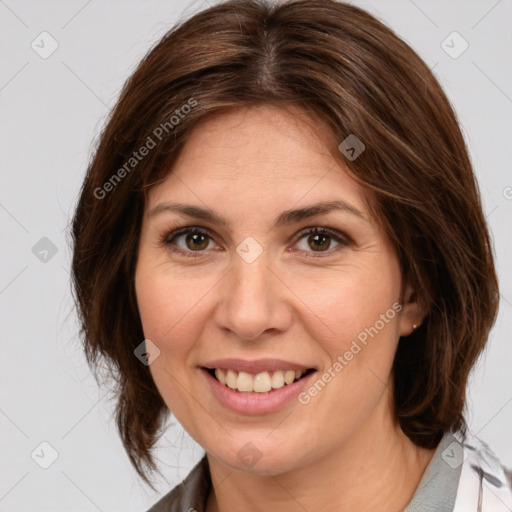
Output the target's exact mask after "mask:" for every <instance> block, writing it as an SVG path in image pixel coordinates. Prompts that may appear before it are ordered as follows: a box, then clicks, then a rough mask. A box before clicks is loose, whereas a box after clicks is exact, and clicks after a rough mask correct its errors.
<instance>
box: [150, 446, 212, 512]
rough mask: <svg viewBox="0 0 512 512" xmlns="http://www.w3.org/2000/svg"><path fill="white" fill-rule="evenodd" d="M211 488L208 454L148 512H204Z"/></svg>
mask: <svg viewBox="0 0 512 512" xmlns="http://www.w3.org/2000/svg"><path fill="white" fill-rule="evenodd" d="M210 488H211V479H210V470H209V466H208V459H207V458H206V455H205V456H204V457H203V458H202V459H201V460H200V461H199V462H198V463H197V464H196V465H195V466H194V468H193V469H192V470H191V471H190V473H189V474H188V476H187V477H186V478H185V480H183V482H181V483H180V484H178V485H177V486H176V487H174V489H172V490H171V491H170V492H169V493H168V494H166V495H165V496H164V497H163V498H161V499H160V500H159V501H158V502H157V503H155V504H154V505H153V506H152V507H151V508H150V509H149V510H147V512H204V509H205V505H206V500H207V498H208V494H209V492H210Z"/></svg>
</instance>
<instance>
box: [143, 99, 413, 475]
mask: <svg viewBox="0 0 512 512" xmlns="http://www.w3.org/2000/svg"><path fill="white" fill-rule="evenodd" d="M329 144H331V145H332V144H335V146H337V141H335V140H333V136H332V135H331V134H330V132H329V131H328V129H327V127H325V126H323V125H321V124H315V123H314V121H313V120H312V119H311V118H308V117H306V114H305V113H301V112H300V111H299V110H295V111H294V112H287V113H285V112H283V111H282V110H277V109H275V108H272V107H269V106H262V107H251V108H247V109H245V108H244V109H237V110H233V111H230V112H229V113H223V114H221V115H218V116H217V117H215V118H211V119H209V120H207V121H205V122H203V124H201V125H199V126H198V127H197V128H196V129H195V131H194V132H193V133H192V135H191V137H190V138H189V140H188V141H187V144H186V146H185V148H184V150H183V152H182V154H181V155H180V158H179V159H178V161H177V163H176V165H175V167H174V168H173V170H172V172H171V173H170V174H169V175H168V177H167V178H166V179H165V181H163V182H162V183H160V184H159V185H157V186H155V187H154V188H153V189H151V191H150V193H149V197H148V203H147V205H146V212H145V215H144V219H143V224H142V232H141V238H140V246H139V257H138V263H137V269H136V293H137V300H138V305H139V311H140V315H141V319H142V324H143V329H144V334H145V337H146V339H149V340H151V342H152V343H154V344H155V345H156V346H157V347H158V349H159V351H160V354H159V356H158V357H157V358H156V359H155V360H154V361H153V362H152V363H151V365H150V371H151V374H152V377H153V379H154V381H155V384H156V386H157V388H158V390H159V392H160V393H161V395H162V397H163V399H164V401H165V403H166V404H167V406H168V407H169V409H170V410H171V412H172V413H173V415H174V416H175V417H176V418H177V419H178V420H179V421H180V423H181V424H182V425H183V427H184V428H185V430H187V432H188V433H189V434H190V435H191V436H192V437H193V438H194V439H195V440H196V441H197V442H198V443H199V444H200V445H201V446H202V447H203V448H204V449H205V451H206V452H207V453H208V454H209V455H211V456H213V457H215V458H216V460H219V461H221V462H223V463H224V464H226V465H227V466H230V467H232V468H237V469H240V470H243V471H252V472H256V473H258V472H259V473H262V474H263V473H265V472H269V473H279V472H282V471H286V470H290V469H292V468H294V467H299V466H303V465H304V464H311V463H313V462H314V461H315V459H317V458H319V457H322V456H325V455H326V454H328V453H333V452H336V450H339V449H342V448H343V446H345V445H347V444H348V443H349V442H351V440H352V439H354V436H356V433H357V432H361V431H364V432H366V433H371V431H372V429H379V428H382V422H386V421H389V422H390V423H391V418H392V412H391V400H390V397H391V386H390V382H391V367H392V363H393V358H394V354H395V351H396V347H397V342H398V339H399V337H400V336H404V335H407V334H410V332H411V331H412V324H413V323H419V322H418V321H417V320H418V318H417V316H416V315H417V311H416V309H415V305H414V303H409V302H407V300H402V301H401V298H402V296H401V291H402V285H403V283H402V280H401V274H400V268H399V264H398V261H397V257H396V254H395V252H394V250H393V247H392V246H391V244H390V242H389V241H388V239H387V237H386V236H385V235H384V233H383V232H382V231H381V230H380V229H379V227H378V226H377V224H376V223H375V222H374V220H372V219H371V218H370V216H369V212H368V210H367V207H366V205H365V200H364V198H365V196H364V190H363V189H362V188H361V187H360V186H359V185H358V184H357V183H356V182H355V181H354V180H353V179H352V178H350V177H349V175H348V174H347V173H346V172H345V171H344V170H343V168H342V167H340V165H339V163H337V162H336V161H335V160H334V159H333V157H332V156H331V154H330V153H329V151H328V145H329ZM335 146H334V147H335ZM319 204H323V205H324V206H325V205H326V204H327V206H329V205H330V208H329V207H325V208H320V207H319V208H316V209H314V208H312V207H313V206H314V205H319ZM176 205H181V206H180V207H177V206H176ZM404 293H405V296H407V294H408V292H407V291H406V289H404ZM400 301H401V302H400ZM216 368H217V372H216V373H217V378H216V377H215V376H214V374H215V369H216ZM219 370H221V371H219ZM300 370H302V373H301V371H300ZM226 380H227V383H226ZM222 381H224V383H222ZM283 381H284V382H283ZM292 381H293V382H292ZM232 388H234V389H232ZM269 390H270V391H269Z"/></svg>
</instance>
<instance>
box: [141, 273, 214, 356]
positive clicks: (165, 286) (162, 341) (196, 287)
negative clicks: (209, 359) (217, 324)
mask: <svg viewBox="0 0 512 512" xmlns="http://www.w3.org/2000/svg"><path fill="white" fill-rule="evenodd" d="M169 274H170V273H169ZM209 288H211V285H210V286H208V284H207V283H205V282H204V281H203V280H202V281H201V282H200V283H199V282H198V283H194V282H193V281H192V282H191V280H190V278H187V279H185V278H184V277H183V276H181V277H180V276H179V274H176V273H173V274H172V276H171V275H168V274H167V273H166V272H165V271H163V270H162V269H161V268H160V269H158V268H155V269H152V270H151V269H149V270H147V269H141V271H140V272H138V273H137V275H136V293H137V302H138V306H139V312H140V316H141V320H142V326H143V329H144V335H145V336H146V338H149V339H151V340H152V341H154V342H155V343H156V344H157V345H158V346H159V348H160V350H161V351H162V352H173V353H180V352H182V351H185V350H186V349H187V348H188V347H189V345H191V344H192V343H193V340H194V339H197V337H198V336H199V331H200V328H201V323H202V321H203V320H201V319H202V317H204V316H205V312H204V311H203V310H204V308H202V307H201V306H202V303H201V299H202V298H203V297H204V295H205V293H206V291H207V290H208V289H209Z"/></svg>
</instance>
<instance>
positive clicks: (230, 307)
mask: <svg viewBox="0 0 512 512" xmlns="http://www.w3.org/2000/svg"><path fill="white" fill-rule="evenodd" d="M270 258H271V257H270V255H269V254H268V253H265V252H262V253H261V255H260V256H259V257H257V258H256V259H255V260H254V261H250V260H246V259H244V258H243V256H240V257H239V256H238V255H235V257H234V261H233V263H232V268H231V272H230V273H229V275H228V276H227V279H226V280H225V283H224V286H223V288H224V290H223V293H222V294H221V297H222V298H221V304H218V308H217V314H216V319H217V323H218V325H219V327H224V328H227V329H229V330H231V331H233V332H234V333H235V334H236V335H237V336H238V337H240V338H243V339H246V340H252V339H255V338H257V337H258V336H260V335H261V334H262V333H263V332H264V331H266V330H270V329H277V330H284V329H286V327H287V325H288V323H289V321H290V318H291V313H290V308H289V304H288V303H287V300H286V295H285V293H284V290H283V284H282V283H281V282H280V280H279V279H277V277H276V276H275V275H274V273H273V271H272V270H271V268H269V267H272V263H271V259H270Z"/></svg>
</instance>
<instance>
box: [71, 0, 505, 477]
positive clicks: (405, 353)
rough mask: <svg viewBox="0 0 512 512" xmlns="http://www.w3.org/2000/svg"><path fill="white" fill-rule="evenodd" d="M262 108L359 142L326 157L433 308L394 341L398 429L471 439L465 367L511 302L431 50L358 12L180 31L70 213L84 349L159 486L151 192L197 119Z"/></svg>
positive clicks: (212, 13) (273, 9)
mask: <svg viewBox="0 0 512 512" xmlns="http://www.w3.org/2000/svg"><path fill="white" fill-rule="evenodd" d="M258 104H268V105H273V106H275V107H279V108H287V107H289V106H291V105H295V106H300V107H301V108H302V109H304V110H305V111H307V112H308V113H310V114H311V117H312V118H315V119H320V120H322V122H325V123H327V126H328V127H329V129H330V130H331V132H332V133H333V135H334V136H335V137H336V140H338V141H339V143H341V142H342V141H344V140H345V139H346V138H347V136H349V135H351V134H355V135H356V136H357V138H358V139H359V140H361V141H362V142H363V144H364V145H365V150H364V151H363V152H362V154H360V155H359V156H358V157H357V158H356V159H354V160H351V159H349V158H347V157H346V155H344V154H343V153H342V152H341V151H340V150H338V149H337V147H335V148H329V149H330V151H331V152H332V154H333V156H334V158H336V159H337V161H339V163H340V165H342V166H343V167H344V168H345V169H347V172H349V173H350V175H351V176H353V177H354V179H356V180H357V181H358V183H360V184H361V185H362V186H363V187H365V189H367V190H368V191H369V192H370V193H371V194H372V198H373V199H372V201H371V205H370V206H371V209H372V214H373V215H374V216H375V218H376V219H378V221H379V222H380V224H381V226H383V228H384V229H385V232H386V234H387V235H388V236H389V238H390V240H391V241H392V242H393V244H394V246H395V248H396V251H397V255H398V258H399V262H400V265H401V269H402V276H403V278H404V280H405V281H406V282H408V283H410V284H411V285H412V286H413V288H414V289H415V290H416V291H417V294H418V296H419V298H420V300H421V302H422V303H423V304H424V305H425V308H426V311H427V316H426V318H425V320H424V322H423V323H422V325H421V326H420V327H419V328H418V329H417V330H416V331H415V332H414V333H413V334H412V335H410V336H408V337H407V338H402V339H400V341H399V345H398V350H397V353H396V357H395V363H394V367H393V374H394V403H395V411H394V412H395V417H396V420H397V421H398V422H399V424H400V426H401V428H402V430H403V431H404V432H405V434H406V435H407V436H408V437H409V438H410V439H411V440H412V441H413V442H414V443H416V444H417V445H420V446H423V447H427V448H433V447H435V446H437V444H438V442H439V440H440V438H441V436H442V434H443V433H444V432H445V431H446V430H448V429H452V430H454V429H460V430H461V431H462V432H463V433H464V432H465V431H466V422H465V419H464V406H465V398H466V384H467V380H468V375H469V372H470V370H471V368H472V367H473V365H474V364H475V362H476V360H477V358H478V356H479V355H480V353H481V351H482V349H483V347H484V345H485V343H486V341H487V338H488V335H489V331H490V329H491V327H492V325H493V324H494V321H495V316H496V313H497V307H498V299H499V293H498V284H497V278H496V273H495V268H494V261H493V250H492V245H491V241H490V237H489V233H488V229H487V225H486V222H485V218H484V215H483V212H482V205H481V201H480V197H479V191H478V186H477V182H476V178H475V176H474V173H473V170H472V166H471V163H470V159H469V156H468V150H467V147H466V145H465V141H464V138H463V135H462V133H461V130H460V128H459V126H458V121H457V118H456V115H455V113H454V110H453V108H452V107H451V105H450V102H449V100H448V99H447V97H446V96H445V94H444V93H443V91H442V89H441V87H440V85H439V83H438V82H437V80H436V79H435V77H434V76H433V74H432V73H431V71H430V69H429V68H428V67H427V66H426V64H425V63H424V62H423V61H422V60H421V58H420V57H419V56H418V55H417V54H416V53H415V52H414V51H413V50H412V49H411V48H410V47H409V46H408V45H407V44H406V43H405V42H404V41H402V40H401V39H400V38H399V37H398V36H397V35H395V33H394V32H393V31H392V30H390V29H389V28H388V27H386V26H385V25H384V24H383V23H381V22H380V21H379V20H377V19H376V18H375V17H373V16H372V15H370V14H369V13H367V12H365V11H364V10H362V9H360V8H357V7H354V6H353V5H349V4H345V3H341V2H336V1H334V0H307V1H304V0H297V1H290V2H286V3H281V4H279V5H269V4H266V3H265V2H264V1H263V0H261V1H258V0H230V1H227V2H224V3H220V4H217V5H215V6H214V7H211V8H208V9H207V10H204V11H202V12H199V13H197V14H195V15H194V16H193V17H191V18H190V19H188V20H182V21H180V22H179V23H178V24H177V25H176V26H175V27H174V28H173V29H172V30H171V31H169V32H168V33H167V34H166V35H165V36H164V37H163V38H162V40H161V41H159V42H158V44H156V46H154V48H152V49H151V50H150V51H149V52H148V54H147V55H146V56H145V57H144V59H143V60H142V61H141V63H140V64H139V66H138V68H137V69H136V71H135V72H134V73H133V75H132V76H131V77H130V78H129V79H128V80H127V82H126V84H125V86H124V88H123V90H122V92H121V95H120V99H119V101H118V103H117V105H116V106H115V108H114V109H113V111H112V112H111V115H110V117H109V119H108V122H107V123H106V126H105V128H104V129H103V131H102V133H101V135H100V137H99V141H98V144H97V147H96V148H95V152H94V156H93V158H92V160H91V162H90V165H89V167H88V170H87V176H86V178H85V181H84V183H83V186H82V189H81V193H80V197H79V201H78V205H77V208H76V212H75V216H74V219H73V225H72V236H73V243H74V253H73V262H72V277H73V284H74V293H75V300H76V303H77V308H78V311H79V317H80V321H81V334H82V337H83V341H84V348H85V354H86V356H87V361H88V363H89V364H90V365H91V367H92V368H93V369H95V370H98V368H99V364H100V361H103V362H106V363H107V368H109V369H110V370H111V374H112V375H113V376H114V377H115V379H116V383H117V388H116V396H117V405H116V421H117V426H118V428H119V431H120V434H121V437H122V440H123V443H124V446H125V448H126V451H127V453H128V455H129V457H130V460H131V462H132V464H133V465H134V467H135V468H136V470H137V472H138V473H139V475H140V476H141V477H142V478H143V479H144V480H145V481H146V482H147V483H149V480H148V478H147V475H148V474H149V473H148V471H147V470H156V469H157V466H156V464H155V461H154V457H153V455H152V450H151V448H152V447H153V446H154V444H155V442H156V441H157V440H158V438H159V436H160V435H161V433H162V432H163V427H164V423H165V419H166V418H167V417H168V415H169V411H168V409H167V407H166V405H165V403H164V401H163V400H162V397H161V396H160V394H159V392H158V390H157V388H156V386H155V384H154V382H153V379H152V377H151V374H150V372H149V368H148V367H147V366H145V365H144V364H141V362H140V361H139V360H138V359H137V358H136V357H135V356H134V349H135V348H136V347H137V346H138V345H139V344H140V343H141V342H142V340H143V339H144V334H143V330H142V326H141V320H140V315H139V312H138V308H137V300H136V295H135V287H134V272H135V266H136V261H137V246H138V241H139V235H140V229H141V221H142V216H143V212H144V208H145V197H146V196H145V194H146V193H147V191H148V190H149V189H150V188H151V187H152V186H154V185H155V184H156V183H158V182H160V181H161V180H162V179H164V178H165V176H166V175H167V174H168V173H170V172H171V171H172V166H173V163H174V162H175V160H176V158H177V157H178V155H179V153H180V150H181V148H183V146H184V144H186V142H187V139H188V137H189V135H190V133H191V131H192V130H193V129H194V127H196V126H197V125H198V123H200V122H201V121H203V120H205V119H206V118H207V117H208V116H210V115H214V114H216V113H220V112H223V111H226V109H232V108H237V107H241V106H251V105H258ZM143 147H145V148H146V150H144V151H143V150H142V148H143ZM142 153H144V155H143V154H142Z"/></svg>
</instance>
